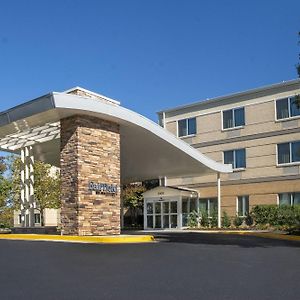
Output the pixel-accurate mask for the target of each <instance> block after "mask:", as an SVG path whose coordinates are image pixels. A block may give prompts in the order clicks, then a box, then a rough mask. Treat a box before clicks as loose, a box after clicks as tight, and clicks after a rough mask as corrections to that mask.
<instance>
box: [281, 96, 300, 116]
mask: <svg viewBox="0 0 300 300" xmlns="http://www.w3.org/2000/svg"><path fill="white" fill-rule="evenodd" d="M296 116H300V106H299V104H298V101H297V99H296V97H289V98H284V99H279V100H277V101H276V117H277V120H282V119H287V118H291V117H296Z"/></svg>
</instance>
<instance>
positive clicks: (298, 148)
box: [277, 141, 300, 165]
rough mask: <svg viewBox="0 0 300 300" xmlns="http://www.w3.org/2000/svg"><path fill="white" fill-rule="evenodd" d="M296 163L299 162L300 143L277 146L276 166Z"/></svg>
mask: <svg viewBox="0 0 300 300" xmlns="http://www.w3.org/2000/svg"><path fill="white" fill-rule="evenodd" d="M296 162H300V141H297V142H290V143H282V144H278V145H277V163H278V165H281V164H289V163H296Z"/></svg>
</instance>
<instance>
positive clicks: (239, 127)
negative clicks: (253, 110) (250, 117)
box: [221, 106, 246, 131]
mask: <svg viewBox="0 0 300 300" xmlns="http://www.w3.org/2000/svg"><path fill="white" fill-rule="evenodd" d="M239 108H244V123H245V125H246V110H245V106H237V107H233V108H229V109H222V110H221V128H222V131H230V130H236V129H242V128H244V127H245V125H239V126H233V127H229V128H224V123H223V112H224V111H229V110H232V111H233V113H232V117H233V121H234V123H235V114H234V111H235V110H236V109H239Z"/></svg>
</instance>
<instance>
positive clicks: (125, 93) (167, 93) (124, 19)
mask: <svg viewBox="0 0 300 300" xmlns="http://www.w3.org/2000/svg"><path fill="white" fill-rule="evenodd" d="M299 11H300V1H299V0H285V1H276V0H272V1H271V0H270V1H268V0H264V1H263V0H260V1H256V0H251V1H247V0H244V1H238V0H236V1H229V0H228V1H226V0H224V1H222V0H219V1H214V0H209V1H201V0H196V1H193V0H188V1H187V0H181V1H176V0H169V1H168V0H163V1H162V0H159V1H156V0H151V1H146V0H144V1H143V0H139V1H134V0H126V1H122V0H119V1H117V0H110V1H102V0H98V1H92V0H82V1H81V0H78V1H76V0H73V1H71V0H68V1H67V0H59V1H56V0H49V1H46V0H43V1H38V0H36V1H33V0H26V1H21V0H19V1H15V0H0V87H1V94H0V111H3V110H5V109H8V108H10V107H12V106H14V105H17V104H20V103H22V102H25V101H26V100H30V99H33V98H35V97H38V96H40V95H43V94H46V93H48V92H50V91H63V90H66V89H68V88H70V87H73V86H77V85H79V86H82V87H85V88H87V89H90V90H93V91H95V92H99V93H101V94H104V95H106V96H108V97H111V98H115V99H118V100H120V101H121V103H122V105H124V106H126V107H128V108H130V109H133V110H135V111H137V112H139V113H141V114H143V115H145V116H147V117H149V118H151V119H152V120H155V121H156V111H158V110H161V109H163V108H168V107H173V106H177V105H182V104H185V103H189V102H194V101H196V100H201V99H206V98H212V97H215V96H220V95H224V94H229V93H233V92H237V91H243V90H246V89H251V88H256V87H259V86H263V85H268V84H272V83H277V82H281V81H283V80H290V79H294V78H296V77H297V74H296V70H295V64H296V63H297V62H298V53H299V52H300V47H299V46H298V45H297V42H298V36H297V33H298V31H300V16H299Z"/></svg>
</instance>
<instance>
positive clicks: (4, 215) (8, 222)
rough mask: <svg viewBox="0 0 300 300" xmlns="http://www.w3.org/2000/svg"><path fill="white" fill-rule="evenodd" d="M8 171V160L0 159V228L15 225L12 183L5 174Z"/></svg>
mask: <svg viewBox="0 0 300 300" xmlns="http://www.w3.org/2000/svg"><path fill="white" fill-rule="evenodd" d="M7 170H8V163H7V159H6V158H5V157H3V156H1V157H0V226H3V227H11V226H12V225H13V210H12V208H11V206H10V205H9V204H10V201H9V199H10V195H11V181H10V180H9V178H7V177H6V176H5V175H4V174H5V172H7Z"/></svg>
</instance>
